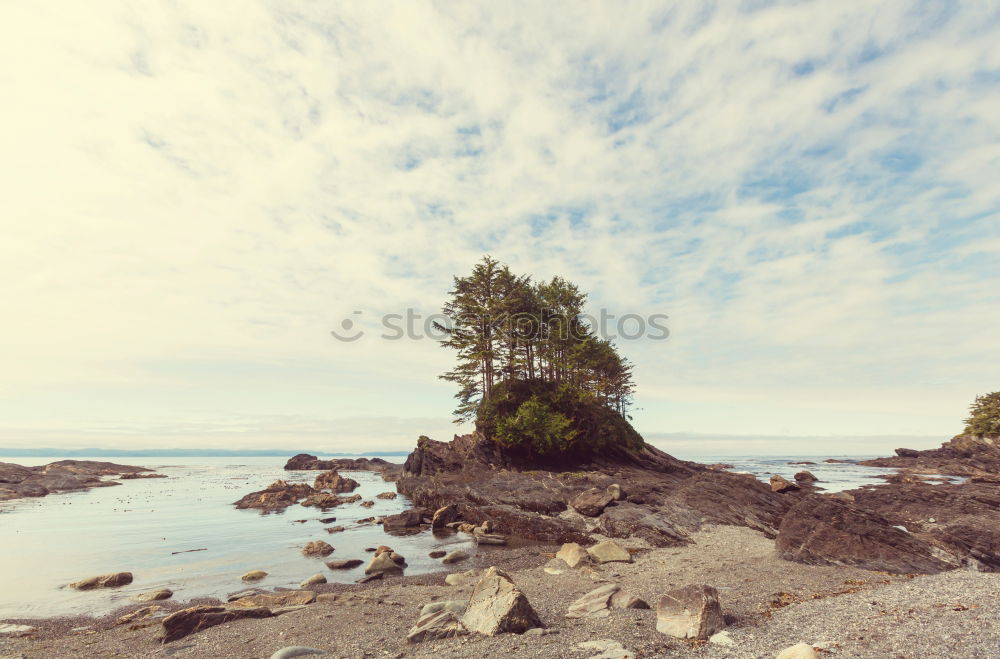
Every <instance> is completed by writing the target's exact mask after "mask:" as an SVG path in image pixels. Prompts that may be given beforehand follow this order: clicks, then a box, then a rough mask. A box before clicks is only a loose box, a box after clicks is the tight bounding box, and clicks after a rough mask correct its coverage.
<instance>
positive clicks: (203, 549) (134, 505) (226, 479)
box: [0, 455, 892, 620]
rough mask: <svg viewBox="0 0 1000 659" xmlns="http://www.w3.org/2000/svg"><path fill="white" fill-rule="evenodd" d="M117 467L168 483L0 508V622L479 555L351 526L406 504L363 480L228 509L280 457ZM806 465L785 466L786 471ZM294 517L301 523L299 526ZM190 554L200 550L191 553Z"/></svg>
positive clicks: (847, 470) (130, 484) (860, 470)
mask: <svg viewBox="0 0 1000 659" xmlns="http://www.w3.org/2000/svg"><path fill="white" fill-rule="evenodd" d="M683 458H684V459H687V460H696V461H698V462H705V463H718V462H724V463H728V464H731V465H732V471H744V472H749V473H752V474H754V475H755V476H757V477H758V478H760V479H761V480H764V481H767V480H768V479H769V478H770V476H771V474H775V473H777V474H781V475H782V476H785V477H786V478H789V479H791V478H792V476H793V475H794V474H795V472H797V471H800V470H802V469H807V470H809V471H811V472H812V473H813V474H815V475H816V476H817V477H818V478H819V479H820V481H821V482H820V483H818V484H817V485H819V486H820V487H823V488H825V489H826V491H829V492H837V491H841V490H847V489H853V488H857V487H860V486H862V485H877V484H880V483H882V482H883V481H881V480H878V479H875V478H872V476H874V475H876V474H884V473H887V472H890V471H892V470H890V469H881V468H876V467H861V466H858V465H855V464H830V463H824V462H822V458H815V457H813V458H810V457H788V458H774V457H754V456H736V457H722V456H717V455H716V456H691V455H685V456H683ZM101 459H102V460H110V461H112V462H118V463H120V464H137V465H142V466H145V467H150V468H152V469H155V470H156V471H157V472H159V473H162V474H166V475H167V476H168V478H154V479H140V480H126V481H122V485H121V486H117V487H101V488H94V489H91V490H88V491H85V492H72V493H64V494H54V495H49V496H47V497H43V498H38V499H20V500H16V501H8V502H2V503H0V584H4V587H3V589H2V590H0V620H2V619H5V618H40V617H50V616H60V615H77V614H88V613H92V614H101V613H106V612H109V611H111V610H113V609H114V608H116V607H118V606H122V605H124V604H127V603H129V598H130V597H132V596H133V595H135V594H137V593H140V592H144V591H147V590H153V589H155V588H162V587H166V588H170V589H171V590H173V591H174V593H175V595H174V598H175V599H176V600H180V601H183V600H188V599H192V598H196V597H220V598H224V597H226V596H227V595H229V594H232V593H234V592H238V591H240V590H244V589H246V588H247V587H249V586H248V585H247V584H244V583H243V582H241V581H240V576H241V575H242V574H244V573H245V572H247V571H249V570H254V569H261V570H264V571H266V572H268V573H269V576H268V577H267V578H266V579H264V580H263V581H261V582H258V583H257V584H253V585H254V586H259V587H262V588H265V589H271V588H276V587H285V588H295V587H297V586H298V584H299V583H300V582H301V581H302V580H304V579H305V578H307V577H309V576H311V575H313V574H315V573H317V572H319V573H322V574H324V575H325V576H326V578H327V580H328V581H330V582H337V581H340V582H353V581H355V580H356V579H358V578H360V577H361V576H363V570H364V566H363V565H362V566H361V567H358V568H355V569H353V570H343V571H339V570H338V571H334V570H329V569H328V568H327V567H326V565H324V560H329V559H332V558H359V559H362V560H365V561H367V559H368V558H369V557H370V554H368V553H366V552H365V551H364V549H365V547H376V546H378V545H381V544H387V545H389V546H391V547H393V548H394V549H396V551H398V552H399V553H401V554H403V556H405V557H406V560H407V563H408V564H409V567H408V568H407V570H406V573H407V574H420V573H427V572H433V571H440V570H443V569H444V568H443V566H442V565H441V564H440V561H438V560H434V559H431V558H429V557H428V553H429V552H431V551H434V550H445V551H450V550H452V549H464V550H467V551H470V552H472V553H475V552H477V551H487V552H488V551H500V552H502V551H504V550H503V548H495V547H482V548H478V547H476V546H475V544H474V543H472V542H471V541H470V540H469V539H468V536H467V535H465V534H454V533H449V534H446V535H442V536H435V535H433V534H431V533H430V532H423V533H420V534H417V535H410V536H390V535H388V534H386V533H385V532H384V531H383V530H382V527H381V526H377V525H359V524H358V523H357V522H358V520H359V519H363V518H366V517H371V516H385V515H391V514H393V513H397V512H400V511H402V510H404V509H406V508H408V507H410V505H411V504H410V501H408V500H407V498H406V497H404V496H401V495H400V496H399V497H397V498H396V499H394V500H383V499H376V498H375V495H376V494H378V493H380V492H385V491H387V490H393V491H394V490H395V486H394V484H393V483H387V482H385V481H383V480H382V478H381V476H380V475H378V474H375V473H371V472H343V473H344V474H345V475H347V476H350V477H351V478H354V479H355V480H357V481H359V482H360V483H361V486H360V487H359V488H358V489H357V490H356V492H357V493H359V494H361V496H362V497H363V499H364V500H373V501H375V506H374V507H372V508H362V507H361V506H360V505H359V504H357V503H355V504H348V505H344V506H340V507H338V508H333V509H331V510H329V511H326V512H322V511H320V510H318V509H316V508H303V507H302V506H298V505H296V506H291V507H290V508H288V509H286V510H285V511H283V512H279V513H271V514H261V512H260V511H256V510H236V509H235V508H234V507H233V505H232V503H233V502H234V501H236V500H237V499H239V498H240V497H242V496H243V495H244V494H247V493H249V492H253V491H256V490H260V489H263V488H264V487H266V486H267V485H269V484H270V483H272V482H274V481H275V480H277V479H279V478H283V479H285V480H288V481H292V482H295V481H302V482H310V483H311V482H312V480H313V479H314V478H315V476H316V474H317V472H295V471H292V472H286V471H284V469H282V466H283V465H284V462H285V459H284V458H277V457H248V458H232V457H227V458H203V457H202V458H141V459H140V458H101ZM54 460H55V458H30V459H28V458H2V457H0V461H5V462H15V463H18V464H26V465H37V464H47V463H49V462H53V461H54ZM805 461H808V462H815V463H816V464H809V465H795V464H789V463H792V462H805ZM320 517H336V518H337V521H336V522H335V523H334V524H331V525H330V526H338V525H342V526H345V527H347V530H346V531H344V532H342V533H334V534H329V533H326V532H325V531H324V528H325V526H327V525H324V524H321V523H320V522H319V521H318V519H319V518H320ZM297 520H305V521H304V522H299V521H297ZM311 540H325V541H326V542H329V543H330V544H331V545H333V546H334V547H335V551H334V553H333V554H332V555H331V556H329V557H328V558H326V559H317V558H307V557H305V556H303V555H302V553H301V548H302V546H303V545H305V544H306V543H307V542H309V541H311ZM191 550H199V551H191ZM118 571H128V572H132V573H133V575H134V577H135V580H134V581H133V583H132V584H131V585H129V586H126V587H123V588H118V589H109V590H98V591H90V592H77V591H74V590H71V589H68V588H66V587H65V585H66V584H68V583H70V582H72V581H76V580H77V579H82V578H85V577H89V576H93V575H97V574H104V573H107V572H118Z"/></svg>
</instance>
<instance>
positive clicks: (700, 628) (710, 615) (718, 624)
mask: <svg viewBox="0 0 1000 659" xmlns="http://www.w3.org/2000/svg"><path fill="white" fill-rule="evenodd" d="M725 626H726V621H725V619H724V618H723V616H722V607H721V606H719V593H718V592H717V591H716V590H715V588H712V587H711V586H705V585H696V584H692V585H690V586H685V587H684V588H678V589H676V590H672V591H670V592H668V593H666V594H665V595H663V597H661V598H660V601H659V603H658V604H657V606H656V631H658V632H660V633H661V634H668V635H669V636H673V637H675V638H691V639H698V640H706V639H707V638H708V637H709V636H712V635H713V634H715V633H716V632H719V631H722V629H723V628H725Z"/></svg>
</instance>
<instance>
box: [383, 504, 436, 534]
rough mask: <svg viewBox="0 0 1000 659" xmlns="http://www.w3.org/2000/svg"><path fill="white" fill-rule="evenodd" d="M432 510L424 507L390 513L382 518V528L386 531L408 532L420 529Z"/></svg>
mask: <svg viewBox="0 0 1000 659" xmlns="http://www.w3.org/2000/svg"><path fill="white" fill-rule="evenodd" d="M429 516H430V512H429V511H428V510H426V509H424V508H411V509H409V510H404V511H403V512H401V513H399V514H397V515H389V516H387V517H386V518H385V519H384V520H382V528H383V529H384V530H385V532H386V533H408V532H410V531H412V530H415V529H419V528H420V525H421V524H423V522H424V519H426V518H428V517H429Z"/></svg>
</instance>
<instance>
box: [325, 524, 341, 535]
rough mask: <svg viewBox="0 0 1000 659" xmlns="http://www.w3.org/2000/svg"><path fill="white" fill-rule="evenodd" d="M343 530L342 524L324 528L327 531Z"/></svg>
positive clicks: (338, 531) (336, 531) (337, 531)
mask: <svg viewBox="0 0 1000 659" xmlns="http://www.w3.org/2000/svg"><path fill="white" fill-rule="evenodd" d="M344 530H345V529H344V527H343V526H328V527H327V528H326V532H327V533H343V532H344Z"/></svg>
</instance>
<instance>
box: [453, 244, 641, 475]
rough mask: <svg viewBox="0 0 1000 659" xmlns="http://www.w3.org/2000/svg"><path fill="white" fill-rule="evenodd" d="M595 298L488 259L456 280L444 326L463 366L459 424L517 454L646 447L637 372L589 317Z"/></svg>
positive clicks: (456, 373)
mask: <svg viewBox="0 0 1000 659" xmlns="http://www.w3.org/2000/svg"><path fill="white" fill-rule="evenodd" d="M586 298H587V296H586V294H585V293H582V292H581V291H580V289H579V288H578V287H577V286H576V285H574V284H573V283H571V282H569V281H567V280H565V279H563V278H562V277H553V278H552V279H551V280H549V281H539V282H535V281H533V280H532V278H531V277H530V276H529V275H519V274H516V273H514V272H513V271H511V269H510V268H509V267H507V266H506V265H504V264H502V263H500V262H499V261H497V260H496V259H493V258H491V257H489V256H485V257H483V259H482V260H481V261H480V262H479V263H477V264H476V265H475V267H474V268H473V270H472V272H471V273H470V274H469V275H468V276H465V277H455V278H454V285H453V288H452V290H451V291H449V298H448V300H447V302H446V303H445V305H444V307H443V309H442V313H443V315H444V316H446V317H447V318H448V321H449V322H448V323H447V324H445V323H435V327H436V328H437V329H438V330H439V331H441V332H443V333H444V334H445V335H446V338H445V340H444V341H443V345H444V346H445V347H447V348H450V349H453V350H455V351H456V353H457V358H458V363H457V365H456V366H455V368H453V369H452V370H450V371H448V372H447V373H445V374H444V375H442V376H441V377H442V378H443V379H445V380H448V381H450V382H454V383H455V384H457V385H458V393H456V395H455V397H456V398H457V399H458V401H459V403H458V407H457V408H456V409H455V417H456V422H457V423H462V422H467V421H475V423H476V428H477V430H479V431H480V432H482V433H483V434H484V435H485V436H486V437H488V438H490V439H492V440H494V441H496V442H498V443H499V444H501V445H502V446H504V447H505V448H507V449H510V450H511V451H512V452H515V453H523V454H526V455H534V456H554V455H570V454H576V455H588V454H593V453H595V452H597V451H599V450H601V449H603V448H606V447H609V446H615V447H620V448H626V449H629V448H637V447H640V446H642V443H643V441H642V437H641V436H640V435H639V434H638V433H637V432H636V431H635V430H634V429H633V428H632V426H631V424H630V423H629V418H630V417H629V416H628V410H629V407H630V405H631V403H632V397H633V394H634V392H635V384H634V382H633V379H632V369H633V367H632V364H631V363H630V362H629V361H628V360H627V359H626V358H625V357H623V356H622V355H621V354H619V352H618V349H617V348H616V347H615V345H614V344H613V343H612V342H611V341H608V340H606V339H604V338H601V337H599V336H597V334H596V333H595V332H594V330H593V328H591V327H590V325H589V324H588V323H587V322H586V321H585V320H583V319H582V318H581V316H582V314H583V307H584V303H585V302H586Z"/></svg>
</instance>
